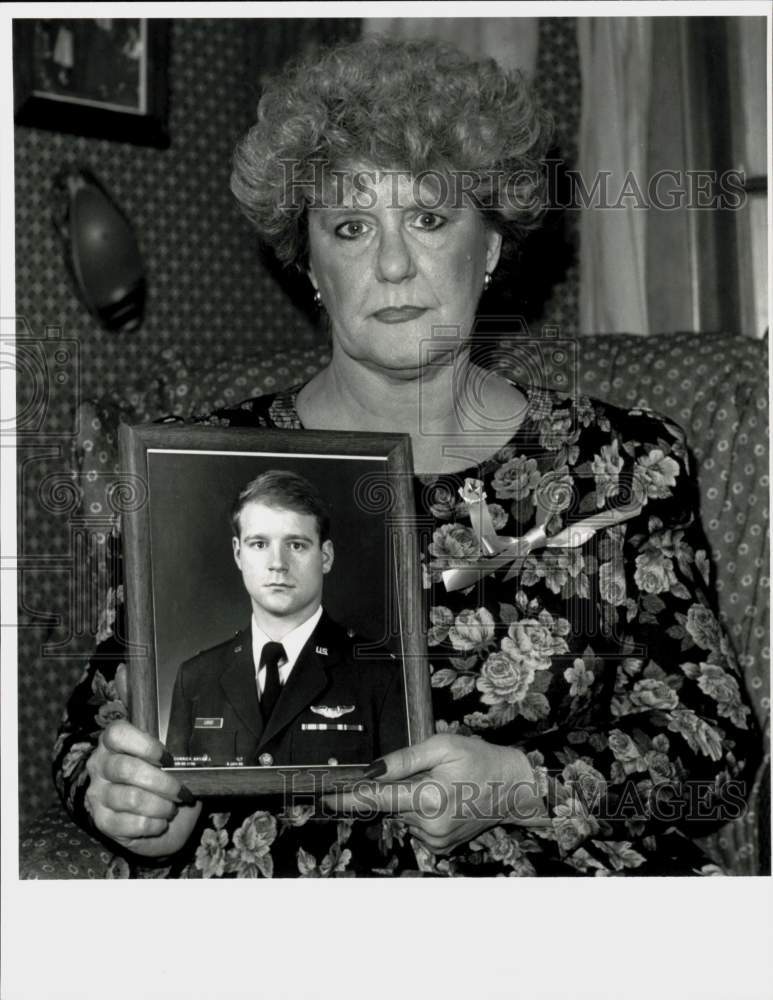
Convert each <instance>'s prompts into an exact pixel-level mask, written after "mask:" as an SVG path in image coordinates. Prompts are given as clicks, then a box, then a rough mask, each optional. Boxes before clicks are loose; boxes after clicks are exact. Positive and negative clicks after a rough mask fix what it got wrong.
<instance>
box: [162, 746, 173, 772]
mask: <svg viewBox="0 0 773 1000" xmlns="http://www.w3.org/2000/svg"><path fill="white" fill-rule="evenodd" d="M161 767H174V757H173V756H172V755H171V754H170V753H169V751H168V750H167V749H166V747H164V750H163V752H162V754H161Z"/></svg>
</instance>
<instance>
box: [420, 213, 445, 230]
mask: <svg viewBox="0 0 773 1000" xmlns="http://www.w3.org/2000/svg"><path fill="white" fill-rule="evenodd" d="M416 222H417V223H418V227H419V229H426V230H429V231H430V232H431V231H432V230H434V229H441V228H442V227H443V226H444V225H445V224H446V220H445V219H444V218H443V216H442V215H435V213H434V212H422V213H421V215H419V216H417V217H416Z"/></svg>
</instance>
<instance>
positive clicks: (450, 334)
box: [55, 39, 757, 877]
mask: <svg viewBox="0 0 773 1000" xmlns="http://www.w3.org/2000/svg"><path fill="white" fill-rule="evenodd" d="M547 137H548V129H547V125H546V120H545V117H544V116H543V114H542V113H541V112H540V111H539V110H538V109H537V108H536V107H535V105H534V104H533V102H532V100H531V97H530V95H529V92H528V90H527V88H526V87H525V85H524V84H523V82H522V81H521V79H520V78H519V77H513V76H508V75H506V74H505V73H503V72H502V71H501V70H500V69H498V68H497V66H496V65H495V64H494V63H493V62H491V61H484V62H473V61H471V60H468V59H467V58H466V57H464V56H462V55H461V54H460V53H458V52H456V51H454V50H452V49H449V48H445V47H442V46H438V45H434V44H432V43H428V42H424V41H423V42H420V43H405V42H396V41H388V40H384V39H380V40H371V41H368V42H361V43H356V44H353V45H349V46H345V47H340V48H338V49H334V50H332V51H330V52H329V53H327V54H326V55H324V56H323V57H322V58H320V59H318V61H316V62H315V63H313V64H307V65H301V66H300V67H299V68H297V69H295V71H294V72H293V73H291V74H289V75H285V76H284V77H283V79H282V80H281V81H277V82H275V83H274V84H273V85H271V86H269V87H268V88H267V89H266V91H265V94H264V96H263V98H262V100H261V104H260V109H259V120H258V123H257V125H256V126H255V127H254V128H253V129H252V130H251V132H250V133H249V134H248V136H247V137H246V138H245V139H244V141H243V142H242V144H241V145H240V147H239V149H238V151H237V156H236V160H235V169H234V174H233V179H232V186H233V189H234V192H235V194H236V196H237V198H238V200H239V201H240V203H241V205H242V207H243V209H244V210H245V212H246V213H247V214H248V216H249V217H250V218H251V219H252V220H253V222H254V223H255V225H256V226H257V228H258V231H259V232H260V234H261V236H262V237H263V239H264V240H265V241H266V242H268V243H269V244H270V245H271V246H272V247H273V249H274V251H275V253H276V254H277V256H278V257H279V258H280V260H282V261H284V262H285V263H286V264H294V265H296V266H298V267H300V268H301V269H303V270H304V271H305V272H306V273H307V274H308V277H309V280H310V282H311V284H312V286H313V288H314V290H315V297H316V300H317V302H318V303H319V304H320V305H321V306H322V307H323V308H324V309H325V310H326V311H327V314H328V317H329V320H330V329H331V335H332V342H333V355H332V361H331V363H330V364H329V366H328V367H327V368H325V369H324V370H323V371H322V372H321V373H320V374H318V375H317V376H315V377H314V378H312V379H311V380H310V381H309V382H307V383H305V384H304V385H302V386H298V387H295V389H292V390H290V391H288V392H285V393H281V394H279V395H277V396H269V397H263V398H260V399H256V400H249V401H247V402H245V403H243V404H241V406H240V407H237V408H236V409H235V410H231V411H223V412H221V413H219V414H217V415H215V417H214V418H213V419H214V420H216V421H217V422H220V423H226V424H230V425H236V424H243V425H245V424H246V425H253V426H272V427H283V428H310V429H326V430H349V429H352V428H356V429H358V430H370V431H380V432H405V433H408V434H410V435H411V439H412V443H413V454H414V459H415V466H416V473H417V477H416V481H415V488H416V500H417V507H418V510H419V512H420V513H422V514H424V515H426V517H427V518H429V519H431V523H432V530H431V531H430V532H429V533H428V534H427V536H426V537H425V538H424V543H423V551H422V560H423V565H424V580H425V586H426V589H427V597H428V608H429V617H428V641H429V647H430V654H431V663H432V669H433V674H432V685H433V695H434V711H435V719H436V729H437V734H436V735H435V736H433V737H432V738H431V739H429V740H427V741H425V742H424V743H422V744H419V745H417V746H414V747H411V748H406V749H405V750H403V751H398V752H396V753H394V754H389V755H387V757H386V758H384V759H383V760H381V761H376V762H374V764H373V765H372V767H371V768H370V771H369V775H368V777H369V782H368V783H364V784H363V786H362V788H361V793H365V792H367V795H365V794H360V796H358V798H357V799H355V798H354V797H353V796H351V795H344V796H341V797H340V798H339V799H338V800H337V801H335V802H330V803H325V805H331V806H333V807H335V808H336V809H337V810H338V815H339V816H340V814H341V813H342V812H343V813H344V814H346V818H344V819H340V818H338V819H335V818H333V819H331V818H325V817H324V816H322V817H320V815H319V813H324V812H325V811H326V810H324V809H320V810H318V814H315V815H314V816H311V815H310V810H309V809H302V808H297V809H296V808H288V809H286V810H285V811H284V812H280V813H274V812H271V811H268V810H265V809H261V810H258V811H255V810H254V808H251V806H250V804H249V803H248V804H247V806H246V807H244V804H243V803H242V804H240V805H239V808H238V809H237V804H235V803H233V802H223V803H214V802H212V801H211V800H209V801H207V802H205V803H204V804H203V805H202V803H201V802H195V801H194V800H193V799H192V798H191V797H190V794H189V793H187V792H186V790H185V789H184V788H182V787H181V786H180V784H179V782H178V780H177V779H176V778H175V777H174V776H173V775H171V774H169V773H166V772H164V771H162V770H161V769H160V767H159V765H161V764H163V763H165V761H167V760H168V758H167V757H166V756H165V750H164V748H163V746H162V745H161V744H160V743H159V741H158V740H156V739H155V738H153V737H150V736H149V735H148V734H145V733H142V732H140V731H138V730H137V729H135V728H134V727H132V726H131V725H130V724H129V723H128V722H127V721H125V720H118V721H115V722H113V723H111V724H110V725H106V726H105V725H100V721H101V719H100V712H101V716H102V717H104V716H105V715H107V714H109V713H106V712H105V709H104V703H105V702H110V701H119V702H120V701H123V702H125V697H124V695H125V668H124V667H123V666H119V667H118V669H117V671H116V669H115V666H114V664H115V663H116V662H118V661H120V658H121V653H122V648H121V645H120V643H119V642H118V641H117V639H116V638H115V637H112V638H110V639H108V640H107V641H106V642H105V643H103V645H102V647H101V648H100V649H99V650H98V652H97V656H96V657H95V658H94V660H93V661H92V663H91V665H90V667H89V669H88V670H87V673H86V675H85V677H84V680H83V681H82V682H81V684H80V685H79V688H78V690H77V691H76V692H75V694H74V696H73V698H72V700H71V702H70V705H69V711H68V716H67V718H66V720H65V723H64V725H63V728H62V731H61V733H60V738H59V741H58V744H57V763H56V766H55V773H56V776H57V784H58V787H59V788H60V792H61V793H62V795H63V797H64V799H65V801H66V802H67V803H68V805H69V806H70V808H71V810H72V811H73V813H74V815H76V817H80V818H81V819H83V816H84V813H88V814H89V816H90V820H89V821H90V823H91V825H92V828H93V829H95V830H97V831H98V832H99V833H100V834H101V835H103V836H105V837H108V838H110V839H111V841H113V842H114V843H116V844H117V845H119V847H120V848H121V849H122V850H123V852H124V853H125V854H126V856H127V857H129V858H132V859H133V862H134V861H137V859H139V860H140V861H144V863H148V862H152V861H154V860H155V862H156V863H158V864H159V865H162V866H163V868H162V873H164V874H170V875H172V876H181V875H183V876H190V875H203V876H205V877H208V876H221V875H237V876H245V875H258V874H263V875H267V874H271V873H274V874H296V875H297V874H298V873H300V874H312V875H328V874H339V873H340V874H352V873H354V874H385V875H390V874H401V873H404V872H410V871H415V870H419V871H427V872H436V873H447V874H471V873H473V874H515V875H527V874H535V873H537V874H576V873H582V874H602V875H607V874H618V873H620V874H626V873H636V874H689V873H692V872H698V873H700V872H701V871H702V870H703V868H704V865H706V862H707V860H708V859H707V858H706V857H705V855H703V854H702V852H701V851H700V850H698V848H697V847H696V846H695V845H694V844H693V843H692V842H691V841H690V840H689V839H688V837H687V836H685V833H686V832H689V833H691V834H695V835H698V836H699V835H702V834H704V833H707V832H709V831H710V829H711V825H710V823H708V822H706V821H705V820H706V818H708V819H709V820H711V821H713V822H714V824H715V825H716V823H719V822H721V821H723V820H724V819H729V818H732V816H733V815H737V814H738V808H739V801H740V800H741V799H742V797H743V793H744V791H745V786H744V780H743V776H744V774H745V773H752V772H751V771H750V765H751V764H752V763H753V757H754V755H755V753H756V747H757V735H756V733H755V732H754V731H753V728H752V726H753V722H752V719H753V716H752V714H751V712H750V710H749V709H748V708H747V707H746V705H745V704H744V703H743V701H742V695H741V687H740V685H739V681H738V679H737V678H738V675H737V668H736V664H735V663H734V662H733V660H732V655H731V653H730V651H729V649H728V646H727V643H726V642H725V640H724V637H723V636H722V634H721V632H720V629H719V627H718V625H717V622H716V618H715V617H714V613H713V611H712V610H711V606H710V600H709V597H708V591H707V588H706V582H707V581H706V580H705V579H704V576H705V575H706V574H707V572H708V558H707V548H706V543H705V540H704V539H703V536H702V534H701V531H700V527H699V524H698V520H697V516H696V495H695V488H694V483H693V481H692V480H691V478H690V473H689V470H688V464H687V454H686V450H685V444H684V437H683V435H682V433H681V431H680V430H679V429H678V428H676V427H674V426H673V425H671V424H666V423H664V422H662V421H661V420H659V419H658V418H656V417H655V416H654V415H652V414H650V413H646V412H643V411H640V410H639V411H630V412H625V411H623V410H620V409H616V408H614V407H612V406H608V405H606V404H604V403H601V402H599V401H596V400H591V399H589V398H587V397H582V396H581V397H579V398H577V399H572V398H568V397H562V396H559V395H556V394H553V393H548V392H544V391H535V390H533V388H531V387H528V386H519V385H516V384H514V383H513V382H512V381H510V380H507V379H505V378H503V377H500V376H499V375H497V374H495V373H494V372H491V371H485V370H484V369H483V368H480V367H478V365H476V364H475V363H474V362H473V360H472V358H471V355H470V335H471V332H472V329H473V324H474V321H475V315H476V310H477V307H478V302H479V299H480V297H481V294H482V293H483V292H484V291H485V289H486V287H487V286H488V284H489V282H490V281H491V279H492V276H493V275H494V274H495V272H500V273H501V272H502V271H503V270H504V261H505V260H506V259H507V258H508V257H512V256H513V254H514V252H515V251H517V249H518V246H519V244H520V241H521V239H522V237H523V235H524V233H525V231H526V230H527V229H528V228H530V227H531V226H533V225H534V223H535V219H536V216H537V215H538V206H539V201H540V185H539V176H540V174H539V161H540V157H541V156H543V155H544V151H545V148H546V142H547ZM481 482H482V488H483V490H484V491H485V495H486V497H487V498H488V499H487V510H488V517H489V518H490V530H492V531H496V532H498V533H499V534H501V535H504V536H518V537H522V536H524V535H526V534H527V533H528V534H529V537H530V538H531V539H539V538H541V543H540V544H535V545H534V549H533V551H525V550H524V551H523V552H522V553H521V556H520V558H519V559H517V560H515V561H514V562H513V570H514V572H508V567H505V568H503V569H501V570H499V571H498V572H496V573H494V574H493V575H488V576H485V577H483V578H481V579H473V580H472V581H470V580H467V581H466V583H465V584H464V586H462V587H459V588H454V587H453V586H451V585H449V580H448V577H447V576H446V577H445V578H444V576H443V572H444V570H447V569H449V568H452V567H456V568H458V567H459V566H460V565H461V566H462V567H463V566H464V564H465V561H467V562H469V561H470V560H474V558H475V554H476V553H477V550H478V538H477V537H476V531H475V529H474V528H473V523H472V522H471V520H470V511H471V509H472V508H471V506H470V505H468V504H467V503H465V502H464V500H463V499H462V498H461V497H460V495H459V491H460V489H461V490H462V491H463V493H464V488H465V486H467V489H468V494H467V496H468V499H469V490H470V489H472V490H473V492H474V491H475V488H476V486H477V487H480V483H481ZM476 495H478V496H479V494H476ZM621 511H622V512H624V514H625V516H618V515H620V514H621ZM598 513H600V514H602V515H604V516H605V517H606V518H607V520H606V521H604V518H602V521H601V524H602V526H601V527H599V528H598V530H597V531H596V532H595V534H593V535H592V537H590V536H582V538H576V539H575V541H578V542H580V543H581V544H577V545H576V546H575V547H571V545H565V546H564V547H563V548H549V547H547V546H546V545H545V544H544V543H545V540H546V536H547V537H552V536H554V535H559V534H560V533H561V532H564V531H565V529H566V528H567V526H569V525H571V524H573V523H575V522H577V521H579V520H582V519H583V518H587V517H589V516H590V515H595V514H598ZM481 523H482V522H481ZM597 523H598V522H597ZM478 527H479V528H480V523H479V524H478ZM562 537H565V536H562ZM113 678H114V679H113ZM100 702H101V703H102V707H101V709H100ZM119 711H120V708H119ZM396 783H399V784H396ZM363 800H364V801H366V802H367V803H368V805H369V807H371V808H370V811H371V812H372V811H373V810H375V811H376V812H377V813H378V814H379V815H377V816H376V817H375V819H374V818H373V816H372V815H371V816H370V817H369V818H368V819H367V821H365V820H364V819H360V820H358V819H357V815H358V812H359V811H360V808H361V803H362V802H363ZM252 805H253V806H254V804H252ZM701 805H702V812H701V810H700V809H699V806H701ZM732 808H735V809H736V812H735V813H733V812H732ZM327 812H328V817H329V810H327ZM696 817H703V821H701V819H700V818H696ZM706 870H709V869H708V868H707V869H706Z"/></svg>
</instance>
